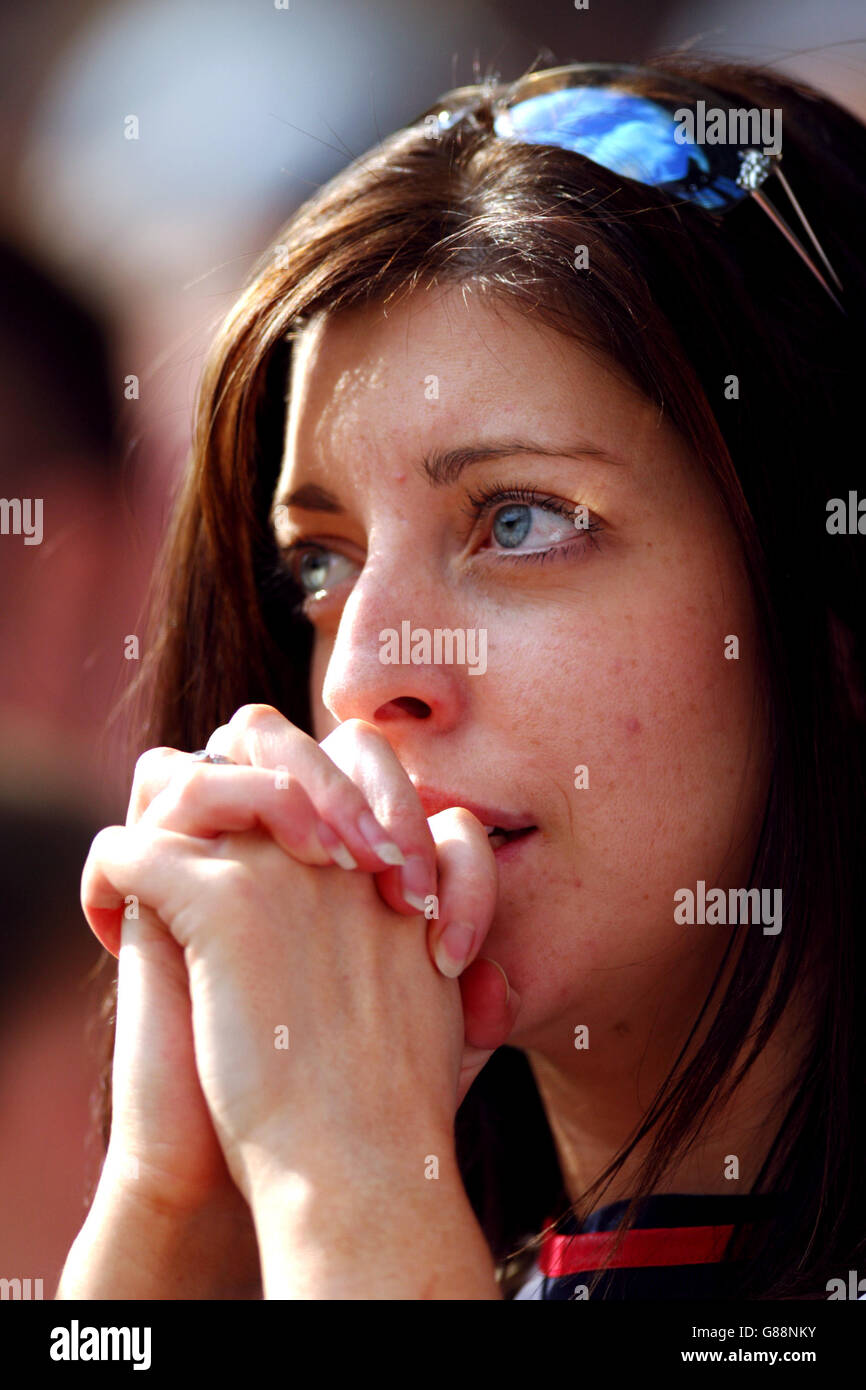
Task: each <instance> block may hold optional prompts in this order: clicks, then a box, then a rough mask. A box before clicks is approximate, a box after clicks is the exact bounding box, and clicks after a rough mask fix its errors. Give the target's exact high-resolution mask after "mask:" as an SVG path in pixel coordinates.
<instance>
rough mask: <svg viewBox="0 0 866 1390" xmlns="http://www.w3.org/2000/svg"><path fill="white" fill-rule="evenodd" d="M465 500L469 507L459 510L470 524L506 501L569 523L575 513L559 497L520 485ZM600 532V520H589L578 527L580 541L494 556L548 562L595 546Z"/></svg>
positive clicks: (485, 490)
mask: <svg viewBox="0 0 866 1390" xmlns="http://www.w3.org/2000/svg"><path fill="white" fill-rule="evenodd" d="M467 500H468V503H469V505H468V506H466V507H462V508H461V511H462V512H463V515H464V516H466V517H468V518H469V520H470V521H480V520H481V519H482V518H484V517H486V516H489V515H490V513H491V512H494V511H496V510H497V509H498V508H499V507H502V506H505V504H506V503H508V502H521V503H523V504H524V505H526V506H529V507H538V508H539V509H540V510H541V511H546V512H553V513H554V515H556V516H562V517H568V518H569V519H570V520H572V519H573V518H574V512H575V505H574V504H573V503H571V502H564V501H563V500H562V499H561V498H559V497H552V496H551V495H550V493H548V492H536V490H535V489H534V488H531V487H523V486H521V485H519V484H514V485H513V486H506V487H501V486H495V485H494V486H491V487H488V488H480V489H479V491H478V492H470V493H468V494H467ZM587 510H588V509H587ZM603 530H604V527H603V526H602V524H601V522H600V521H598V520H594V519H591V520H589V521H588V524H587V525H586V526H582V527H580V536H581V539H579V540H575V541H571V542H569V543H568V544H565V545H552V546H548V548H547V549H546V550H530V551H526V552H518V551H515V552H514V554H513V555H509V554H508V552H507V550H499V551H497V552H496V554H497V555H498V556H499V557H500V559H504V560H506V561H509V560H511V561H514V562H516V563H519V562H522V561H526V560H536V561H544V560H550V559H553V558H554V557H556V556H560V555H570V554H571V553H572V552H573V551H574V549H575V548H578V549H581V550H582V549H584V548H585V546H586V545H593V546H597V545H598V534H599V532H601V531H603ZM497 563H498V561H497Z"/></svg>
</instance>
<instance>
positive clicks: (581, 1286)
mask: <svg viewBox="0 0 866 1390" xmlns="http://www.w3.org/2000/svg"><path fill="white" fill-rule="evenodd" d="M780 1201H781V1199H780V1198H779V1197H778V1196H776V1195H774V1194H759V1195H755V1194H746V1195H743V1194H737V1195H730V1196H729V1195H727V1194H725V1195H723V1196H720V1195H699V1196H692V1195H685V1194H679V1193H671V1194H668V1193H665V1194H660V1195H656V1196H652V1197H647V1198H644V1199H643V1201H642V1203H641V1204H640V1206H639V1207H638V1209H637V1215H636V1216H635V1218H634V1220H633V1224H632V1226H631V1227H630V1229H629V1231H628V1232H627V1233H626V1235H625V1236H624V1237H623V1238H622V1240H621V1242H620V1244H619V1247H618V1248H617V1249H616V1250H615V1253H614V1254H613V1257H612V1259H611V1262H610V1268H609V1269H608V1270H607V1271H606V1272H605V1273H604V1274H603V1275H602V1276H601V1278H600V1280H599V1281H598V1284H597V1286H596V1287H595V1288H593V1289H592V1292H591V1293H590V1292H589V1288H590V1285H591V1284H592V1282H593V1278H594V1276H595V1273H596V1271H597V1270H599V1269H601V1268H602V1266H603V1265H604V1263H605V1257H606V1255H608V1254H609V1252H610V1251H611V1250H612V1249H613V1248H614V1244H615V1241H616V1238H617V1231H618V1228H619V1225H620V1222H621V1221H622V1218H623V1215H624V1213H625V1212H626V1210H627V1209H628V1205H629V1204H628V1202H627V1201H621V1202H612V1203H610V1205H608V1206H605V1207H600V1208H599V1210H598V1211H595V1212H593V1213H592V1214H591V1215H590V1216H588V1217H587V1218H586V1220H585V1221H584V1222H583V1223H582V1224H579V1223H578V1222H577V1220H576V1218H575V1217H574V1216H573V1215H571V1214H569V1215H568V1216H565V1217H563V1218H562V1219H561V1220H560V1221H559V1222H558V1223H557V1226H556V1231H555V1232H552V1233H551V1232H549V1233H548V1234H547V1235H546V1236H545V1237H544V1241H543V1244H542V1247H541V1250H540V1253H539V1256H538V1259H537V1261H536V1264H535V1267H534V1269H533V1271H532V1273H531V1275H530V1276H529V1278H528V1279H527V1280H526V1282H525V1283H524V1284H523V1286H522V1288H521V1289H520V1290H519V1292H518V1293H517V1294H515V1298H516V1299H569V1300H582V1299H586V1298H592V1299H643V1298H645V1299H711V1298H732V1297H734V1298H735V1297H736V1296H737V1290H738V1283H739V1276H740V1274H741V1269H740V1266H739V1264H738V1263H737V1262H736V1261H730V1260H725V1258H724V1256H725V1250H726V1249H727V1247H728V1244H729V1242H730V1240H731V1237H732V1236H733V1235H734V1233H735V1231H737V1230H739V1229H740V1228H742V1227H743V1226H753V1225H755V1224H756V1223H763V1222H772V1221H773V1220H774V1219H777V1218H778V1215H779V1211H780Z"/></svg>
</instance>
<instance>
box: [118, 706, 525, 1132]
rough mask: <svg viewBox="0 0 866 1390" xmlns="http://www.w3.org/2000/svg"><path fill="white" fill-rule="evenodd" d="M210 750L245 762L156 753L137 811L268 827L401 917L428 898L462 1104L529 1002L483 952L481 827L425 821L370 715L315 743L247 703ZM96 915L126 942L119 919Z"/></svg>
mask: <svg viewBox="0 0 866 1390" xmlns="http://www.w3.org/2000/svg"><path fill="white" fill-rule="evenodd" d="M208 749H209V751H210V752H212V753H220V754H221V755H223V756H226V757H230V758H231V759H232V760H233V762H234V763H235V764H238V766H234V767H230V766H217V767H212V766H209V765H208V764H202V763H194V762H192V761H191V759H190V756H189V754H185V753H180V752H178V751H177V750H174V749H154V750H152V751H151V752H149V753H146V754H145V755H144V756H143V757H142V758H141V759H139V763H138V766H137V768H136V775H135V782H134V786H133V792H132V798H131V802H130V811H131V813H132V814H134V815H135V817H136V819H138V818H140V817H142V816H144V817H145V818H146V819H147V820H148V822H149V823H152V824H153V825H155V826H156V825H158V826H161V827H162V828H163V829H168V830H175V831H180V832H182V833H186V834H191V835H197V836H214V835H217V834H220V833H222V832H224V831H229V830H235V831H239V830H243V829H251V828H253V827H256V826H261V827H262V828H264V829H266V830H268V831H269V833H270V834H271V835H272V836H273V838H274V839H275V841H276V842H277V844H280V845H281V846H282V847H283V848H284V849H285V850H286V852H287V853H289V854H291V855H292V856H293V857H294V858H297V859H299V860H300V861H301V862H303V863H307V864H327V863H333V862H336V863H340V864H342V865H344V866H345V867H352V866H354V865H357V867H358V868H359V869H360V870H362V871H363V870H365V869H366V870H368V871H369V872H372V873H373V876H374V879H375V882H376V885H377V887H378V890H379V892H380V894H381V896H382V898H383V900H384V901H385V902H387V903H388V904H389V905H390V906H391V907H393V908H394V909H395V911H397V912H401V913H413V914H414V913H415V912H417V911H422V910H424V909H425V906H426V909H427V915H428V918H429V923H428V944H429V948H430V952H431V956H432V958H433V960H434V961H435V963H436V965H437V967H438V968H439V969H440V970H441V971H442V973H443V974H447V975H448V976H449V977H453V976H455V975H457V974H458V973H459V974H460V988H461V993H462V997H463V1010H464V1023H465V1044H466V1045H465V1049H464V1055H463V1063H462V1069H461V1082H460V1087H459V1091H458V1100H457V1103H458V1105H459V1103H460V1101H462V1099H463V1097H464V1095H465V1094H466V1092H467V1091H468V1089H469V1087H470V1085H471V1084H472V1082H473V1080H474V1079H475V1077H476V1076H477V1075H478V1072H479V1071H480V1070H481V1069H482V1067H483V1066H484V1065H485V1063H486V1062H487V1061H488V1060H489V1058H490V1056H491V1055H492V1052H493V1051H494V1050H495V1049H496V1048H497V1047H499V1046H501V1045H502V1043H503V1042H505V1040H506V1038H507V1037H508V1035H509V1033H510V1032H511V1029H512V1028H513V1026H514V1021H515V1018H516V1015H517V1011H518V1008H519V1004H520V1001H519V997H518V996H517V994H516V993H515V992H514V991H513V990H511V989H510V987H509V984H508V981H507V979H506V978H505V974H504V972H503V971H502V969H501V967H499V966H498V965H497V964H496V963H495V962H494V961H492V960H489V959H486V958H479V952H480V950H481V946H482V943H483V940H484V936H485V934H486V932H487V929H488V926H489V922H490V917H491V915H492V913H493V910H494V907H495V901H496V891H497V875H496V864H495V860H494V857H493V854H492V851H491V849H490V846H489V843H488V841H487V836H486V834H485V833H484V830H483V827H482V826H481V825H480V823H479V822H478V821H477V820H476V818H475V817H474V816H472V815H470V813H469V812H468V811H465V810H463V809H459V808H452V809H450V810H448V811H443V812H441V813H440V814H439V815H437V816H433V817H431V818H430V819H429V821H428V820H427V819H426V818H425V816H424V811H423V808H422V806H421V803H420V801H419V799H418V796H417V793H416V791H415V788H414V786H413V785H412V783H411V781H410V780H409V778H408V776H407V774H406V772H405V770H404V768H403V767H402V765H401V763H400V762H399V760H398V758H397V757H396V755H395V753H394V752H393V749H392V748H391V746H390V744H389V743H388V741H387V740H386V739H385V738H384V737H383V735H382V734H381V733H380V732H379V730H378V729H376V728H375V726H373V725H371V724H368V723H366V722H365V721H363V720H359V719H352V720H347V721H346V722H345V723H343V724H341V725H339V726H338V727H337V728H336V729H335V730H334V731H333V732H332V733H331V734H330V735H329V736H328V737H327V738H326V739H325V740H324V741H323V742H322V744H321V745H319V744H317V743H316V742H315V741H314V740H313V739H312V738H310V737H309V735H307V734H305V733H303V731H302V730H300V729H298V728H297V727H296V726H295V725H293V724H291V723H290V722H289V721H288V720H287V719H285V718H284V716H283V715H281V714H280V713H279V711H278V710H276V709H274V708H273V707H272V706H270V705H245V706H243V707H242V708H241V709H240V710H238V712H237V713H236V714H235V716H234V717H233V718H232V720H231V721H230V723H229V724H226V725H223V726H222V727H221V728H219V729H217V730H216V731H215V733H214V734H212V736H211V738H210V740H209V741H208ZM326 845H327V849H326V848H325V846H326ZM374 845H375V846H377V847H378V852H377V849H374V848H373V846H374ZM347 854H348V855H349V859H348V860H347V859H346V855H347ZM400 860H402V861H403V863H402V865H399V866H398V867H390V866H392V865H398V864H399V861H400ZM437 880H438V882H437ZM434 913H435V915H433V914H434ZM93 923H94V930H96V932H97V935H100V933H101V931H102V932H104V933H105V934H103V935H100V939H102V940H103V942H104V944H105V945H106V946H107V947H108V949H109V950H116V944H115V933H114V931H113V928H112V925H111V923H110V922H109V923H106V924H103V926H102V927H101V928H100V926H99V924H98V918H94V919H93ZM455 938H456V945H454V946H452V949H451V950H449V943H452V942H454V940H455ZM467 938H468V940H467ZM461 972H462V973H461Z"/></svg>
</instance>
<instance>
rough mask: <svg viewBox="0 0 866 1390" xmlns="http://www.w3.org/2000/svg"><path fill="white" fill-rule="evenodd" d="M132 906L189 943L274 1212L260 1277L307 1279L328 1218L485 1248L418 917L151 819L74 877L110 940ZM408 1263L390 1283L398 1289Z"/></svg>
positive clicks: (230, 1087) (116, 834)
mask: <svg viewBox="0 0 866 1390" xmlns="http://www.w3.org/2000/svg"><path fill="white" fill-rule="evenodd" d="M486 848H488V852H489V847H486ZM130 899H133V900H137V901H138V903H139V904H143V905H146V906H147V907H148V908H150V909H152V910H153V912H154V913H155V914H156V918H157V919H158V921H159V922H160V923H161V924H163V925H164V927H165V928H166V929H167V930H168V931H169V932H170V933H171V936H172V938H173V939H174V940H175V941H176V942H177V943H178V944H179V945H180V946H181V947H182V948H183V951H184V954H185V958H186V965H187V970H188V973H189V981H190V993H191V998H192V1005H193V1033H194V1040H195V1058H196V1064H197V1069H198V1074H199V1078H200V1081H201V1086H202V1090H203V1092H204V1094H205V1096H206V1099H207V1104H208V1108H209V1110H210V1113H211V1115H212V1117H213V1120H214V1123H215V1126H216V1129H217V1133H218V1136H219V1141H220V1146H221V1148H222V1151H223V1154H224V1155H225V1159H226V1163H227V1165H228V1168H229V1171H230V1173H231V1175H232V1177H233V1179H234V1180H235V1182H236V1183H237V1185H238V1187H239V1188H240V1190H241V1191H242V1193H243V1194H244V1196H245V1197H246V1199H247V1200H248V1201H249V1203H250V1205H251V1206H252V1208H253V1211H254V1213H257V1212H262V1211H267V1212H268V1213H269V1215H268V1220H267V1221H266V1222H265V1223H264V1226H263V1227H261V1226H260V1228H259V1239H260V1248H261V1249H262V1251H263V1262H264V1264H265V1271H266V1279H267V1277H268V1267H269V1266H270V1268H271V1271H272V1274H271V1278H272V1280H273V1269H274V1267H275V1264H276V1267H277V1268H278V1269H279V1270H280V1276H279V1277H280V1278H281V1279H282V1280H283V1281H284V1280H285V1278H286V1277H288V1278H289V1282H290V1284H291V1280H292V1279H295V1278H298V1277H300V1278H302V1280H303V1279H304V1278H307V1277H308V1276H309V1273H310V1270H311V1269H316V1268H318V1267H319V1266H318V1264H317V1262H316V1261H315V1260H313V1261H312V1263H311V1262H310V1260H304V1259H303V1258H301V1254H302V1252H304V1251H307V1250H309V1249H310V1248H311V1242H312V1241H313V1240H314V1236H313V1235H312V1232H314V1231H315V1232H318V1234H317V1235H316V1236H315V1239H316V1240H321V1239H323V1237H322V1236H321V1230H322V1223H323V1222H326V1223H327V1227H328V1229H329V1230H330V1231H331V1232H333V1231H336V1232H337V1233H338V1243H341V1248H344V1246H345V1240H346V1239H348V1238H349V1237H350V1235H352V1234H353V1233H357V1232H359V1231H361V1232H364V1231H367V1230H369V1232H370V1239H371V1240H372V1232H373V1229H374V1227H375V1229H376V1230H377V1231H378V1237H377V1238H379V1239H381V1238H382V1236H383V1232H385V1229H386V1227H387V1228H388V1229H392V1228H393V1231H394V1240H393V1241H390V1242H389V1240H388V1239H387V1236H386V1237H385V1238H384V1244H383V1247H382V1248H383V1250H384V1251H385V1252H386V1254H387V1255H388V1256H389V1258H390V1256H392V1255H394V1250H395V1242H396V1244H397V1245H399V1246H400V1249H401V1251H402V1248H403V1245H404V1244H405V1242H406V1240H407V1230H408V1226H409V1225H411V1224H412V1218H413V1217H417V1219H418V1221H419V1222H420V1223H421V1226H422V1228H425V1227H426V1226H427V1224H428V1223H429V1222H431V1221H432V1222H434V1223H435V1221H436V1219H437V1214H438V1216H439V1218H441V1220H440V1227H441V1230H442V1231H444V1232H447V1231H448V1230H449V1229H451V1228H453V1220H452V1222H451V1225H450V1227H449V1220H448V1217H449V1215H450V1217H451V1218H455V1219H457V1221H458V1225H461V1226H463V1227H464V1228H465V1229H464V1232H463V1233H464V1236H465V1237H466V1239H467V1240H469V1242H470V1244H473V1245H474V1248H475V1249H476V1251H478V1249H479V1247H478V1244H477V1242H478V1240H479V1239H480V1233H479V1232H478V1230H477V1226H475V1224H474V1221H473V1220H472V1217H471V1212H470V1211H469V1208H468V1204H467V1203H466V1199H465V1194H464V1193H463V1192H462V1187H461V1185H460V1182H459V1174H458V1173H457V1170H456V1158H455V1155H454V1150H453V1132H452V1131H453V1115H454V1109H455V1105H456V1098H457V1094H458V1089H459V1086H460V1075H461V1062H462V1056H463V1012H462V1005H461V999H460V993H459V987H458V986H457V984H456V982H455V981H453V980H449V979H447V978H444V977H443V976H442V975H440V974H438V973H437V972H436V971H435V970H434V968H433V966H432V964H431V962H430V959H429V956H428V953H427V947H426V940H425V936H426V933H425V931H424V927H423V924H422V923H421V922H420V921H418V920H417V919H416V920H415V921H413V922H407V923H406V924H405V926H404V927H402V928H401V927H399V925H398V924H395V922H394V917H393V912H392V910H391V909H389V908H388V907H386V906H385V905H384V904H383V902H382V900H381V898H380V897H379V895H378V893H377V892H376V889H375V886H374V884H373V881H372V878H371V877H370V876H369V875H368V874H347V873H344V872H343V871H342V870H340V869H337V868H332V869H322V868H318V867H310V866H307V865H303V864H300V863H298V862H297V861H296V860H294V859H292V858H290V857H288V856H287V855H286V853H285V852H284V851H283V850H282V849H281V848H280V847H279V846H278V845H277V844H276V843H275V841H274V839H273V838H272V837H271V835H270V834H267V833H263V832H262V831H256V830H247V831H242V832H240V833H229V834H224V835H221V836H218V837H214V838H210V839H205V838H202V837H196V836H191V835H188V834H184V833H179V832H177V831H166V830H163V829H157V828H155V827H154V826H153V825H151V824H149V823H148V822H147V817H146V816H145V817H143V818H142V819H141V821H139V823H138V824H136V825H134V826H127V827H113V828H111V829H109V830H106V831H103V832H102V833H101V834H100V835H99V836H97V838H96V840H95V841H94V845H93V848H92V850H91V854H90V856H89V858H88V861H87V864H86V865H85V870H84V875H83V879H82V901H83V902H84V904H85V908H86V910H87V913H88V917H89V919H90V920H91V924H92V925H93V926H94V928H95V929H96V930H98V931H99V932H100V934H103V933H104V934H105V936H106V937H108V938H109V939H110V938H111V936H112V934H113V930H116V927H117V926H118V925H119V919H120V914H121V912H122V909H123V906H124V904H125V903H126V902H128V901H129V900H130ZM112 918H114V919H115V925H114V928H112V926H111V925H110V923H111V919H112ZM97 922H98V924H99V925H98V926H97ZM395 928H396V929H395ZM431 1164H433V1165H434V1166H435V1168H436V1172H435V1173H434V1174H433V1175H432V1176H435V1177H436V1178H440V1177H441V1181H440V1182H439V1183H437V1184H436V1187H435V1188H434V1187H431V1184H430V1182H429V1179H430V1177H431V1172H430V1165H431ZM440 1164H441V1169H442V1171H441V1173H440V1171H439V1165H440ZM437 1189H438V1192H437ZM275 1192H277V1193H279V1202H278V1206H277V1208H276V1215H278V1216H279V1220H280V1222H281V1223H282V1224H281V1227H280V1238H279V1241H278V1243H277V1246H276V1247H271V1246H269V1244H268V1242H269V1240H273V1238H274V1237H273V1222H274V1219H275V1209H274V1207H273V1205H272V1203H273V1199H274V1193H275ZM434 1193H435V1194H436V1195H435V1196H434ZM431 1201H432V1202H433V1206H432V1207H431ZM455 1214H456V1217H455ZM365 1223H366V1224H365ZM362 1243H363V1242H362ZM482 1245H483V1241H482ZM364 1248H365V1252H366V1254H367V1255H369V1254H370V1250H369V1248H368V1247H367V1246H365V1247H364ZM293 1250H294V1256H293V1254H292V1251H293ZM407 1258H408V1255H406V1253H405V1252H404V1253H403V1254H402V1255H398V1256H397V1265H396V1268H394V1269H391V1268H390V1267H389V1271H388V1275H387V1278H389V1279H390V1278H391V1277H395V1278H397V1279H400V1278H404V1277H405V1275H406V1262H407ZM479 1258H480V1256H479ZM286 1260H287V1261H288V1265H286V1264H285V1263H284V1261H286ZM486 1261H487V1257H486V1256H485V1257H484V1259H483V1260H481V1265H483V1268H481V1266H479V1269H480V1270H481V1272H480V1276H479V1277H480V1283H479V1284H478V1285H477V1287H478V1288H480V1289H483V1290H488V1289H489V1270H488V1269H487V1266H486ZM287 1269H288V1270H289V1274H288V1276H286V1270H287ZM298 1271H300V1272H301V1273H300V1275H299V1273H298ZM385 1278H386V1276H385V1274H384V1273H383V1279H385ZM472 1287H476V1285H474V1284H473V1286H472ZM299 1296H304V1295H303V1293H301V1294H300V1295H299ZM314 1296H318V1295H314ZM410 1296H411V1295H410ZM480 1296H484V1297H488V1296H495V1293H490V1292H482V1293H481V1295H480Z"/></svg>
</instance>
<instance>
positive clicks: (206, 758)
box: [190, 748, 235, 767]
mask: <svg viewBox="0 0 866 1390" xmlns="http://www.w3.org/2000/svg"><path fill="white" fill-rule="evenodd" d="M190 756H191V757H192V760H193V762H194V763H231V765H232V767H234V766H235V761H234V758H224V757H223V755H222V753H209V752H208V751H207V749H206V748H200V749H199V750H198V752H197V753H192V754H191V755H190Z"/></svg>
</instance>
